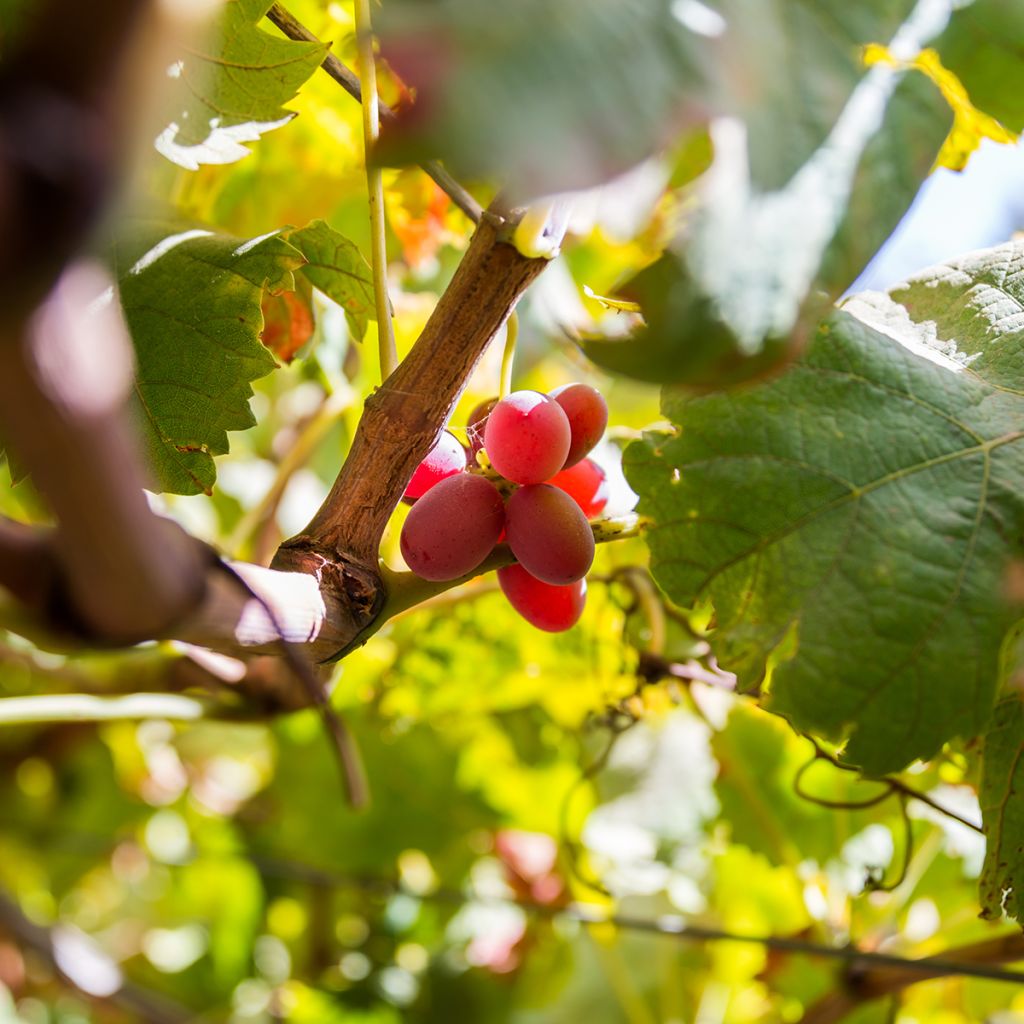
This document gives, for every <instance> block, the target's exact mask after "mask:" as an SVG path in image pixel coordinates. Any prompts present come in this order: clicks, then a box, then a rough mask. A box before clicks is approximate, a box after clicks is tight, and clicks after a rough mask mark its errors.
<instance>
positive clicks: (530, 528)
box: [506, 484, 594, 586]
mask: <svg viewBox="0 0 1024 1024" xmlns="http://www.w3.org/2000/svg"><path fill="white" fill-rule="evenodd" d="M506 532H507V539H508V545H509V547H510V548H511V549H512V554H514V555H515V556H516V558H517V559H518V560H519V561H520V563H522V565H523V568H525V569H526V570H527V571H528V572H530V573H531V574H532V575H534V576H536V577H537V579H539V580H543V581H544V582H545V583H554V584H558V585H562V586H564V585H565V584H567V583H574V582H575V581H576V580H578V579H582V578H583V577H584V576H586V574H587V570H588V569H589V568H590V566H591V564H592V563H593V561H594V534H593V532H592V531H591V529H590V525H589V524H588V523H587V520H586V517H585V516H584V515H583V512H582V511H581V510H580V507H579V505H577V504H576V502H575V501H573V500H572V498H570V497H569V495H568V494H566V493H565V491H561V490H559V489H558V488H557V487H552V486H550V485H549V484H535V485H533V486H530V487H520V488H519V490H517V491H515V492H514V493H513V494H512V496H511V497H510V498H509V499H508V507H507V509H506Z"/></svg>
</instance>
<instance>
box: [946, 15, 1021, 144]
mask: <svg viewBox="0 0 1024 1024" xmlns="http://www.w3.org/2000/svg"><path fill="white" fill-rule="evenodd" d="M935 48H936V50H938V52H939V56H940V57H941V59H942V63H943V65H944V66H945V67H946V68H948V69H949V70H950V71H952V72H953V74H955V75H956V76H957V78H959V79H960V81H961V82H962V83H963V85H964V87H965V88H966V89H967V93H968V95H969V96H970V98H971V102H972V103H973V104H974V105H975V106H976V107H977V108H978V109H979V110H982V111H984V112H985V113H986V114H990V115H991V116H992V117H994V118H996V119H997V120H998V121H1000V122H1001V123H1002V124H1003V125H1004V126H1005V127H1006V128H1009V129H1010V130H1011V131H1014V132H1021V131H1024V62H1022V61H1021V59H1020V58H1021V52H1022V51H1024V6H1022V5H1021V4H1019V3H1017V0H974V2H973V3H970V4H965V5H963V7H961V8H960V9H958V10H957V11H956V12H955V13H954V15H953V17H952V18H951V19H950V23H949V27H948V28H947V29H946V31H945V32H944V33H943V35H942V38H941V39H939V40H938V41H937V43H936V45H935Z"/></svg>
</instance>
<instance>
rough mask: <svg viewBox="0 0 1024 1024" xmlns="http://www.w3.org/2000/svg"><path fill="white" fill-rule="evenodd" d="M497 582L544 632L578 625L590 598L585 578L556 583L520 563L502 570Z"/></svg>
mask: <svg viewBox="0 0 1024 1024" xmlns="http://www.w3.org/2000/svg"><path fill="white" fill-rule="evenodd" d="M498 583H499V584H500V586H501V590H502V593H504V595H505V597H507V598H508V602H509V604H511V605H512V607H513V608H515V610H516V611H517V612H518V613H519V614H520V615H521V616H522V617H523V618H524V619H526V621H527V622H529V623H530V625H531V626H535V627H536V628H537V629H542V630H544V632H545V633H562V632H564V631H565V630H567V629H570V628H571V627H573V626H575V625H576V623H577V622H578V621H579V618H580V616H581V615H582V614H583V607H584V605H585V604H586V601H587V581H586V580H577V581H576V582H575V583H570V584H568V585H566V586H554V585H552V584H551V583H545V582H544V581H543V580H539V579H537V577H536V576H531V575H530V573H529V572H527V571H526V569H524V568H523V567H522V566H521V565H506V566H505V567H504V568H503V569H499V570H498Z"/></svg>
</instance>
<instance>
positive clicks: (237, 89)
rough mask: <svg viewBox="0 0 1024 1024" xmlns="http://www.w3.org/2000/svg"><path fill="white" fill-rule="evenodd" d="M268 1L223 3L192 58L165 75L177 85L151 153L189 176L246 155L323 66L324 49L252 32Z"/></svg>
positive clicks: (290, 114)
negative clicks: (204, 166) (190, 172)
mask: <svg viewBox="0 0 1024 1024" xmlns="http://www.w3.org/2000/svg"><path fill="white" fill-rule="evenodd" d="M269 8H270V0H227V2H226V3H225V5H224V12H223V14H222V15H221V17H220V19H219V20H218V22H217V24H216V25H215V26H214V28H213V29H212V30H211V32H210V35H209V37H208V38H207V39H206V40H205V44H204V45H203V46H201V47H200V49H199V50H198V51H190V52H189V53H187V54H186V55H185V56H183V57H182V58H181V59H180V60H178V61H176V62H175V63H173V64H172V65H171V66H170V68H169V69H168V75H169V76H170V78H171V79H172V80H173V81H175V82H176V83H177V86H178V87H177V89H176V91H175V94H174V101H173V103H174V105H173V107H172V109H173V110H174V113H173V115H172V120H171V122H170V124H168V126H167V127H166V128H165V129H164V130H163V131H162V132H161V133H160V135H159V136H158V138H157V140H156V148H157V150H158V151H159V152H161V153H162V154H163V155H164V156H165V157H167V159H168V160H170V161H172V162H173V163H176V164H178V165H180V166H181V167H185V168H187V169H188V170H196V169H197V168H198V167H199V165H200V164H225V163H233V162H234V161H235V160H239V159H241V158H242V157H243V156H246V155H247V154H248V152H249V150H248V149H247V148H246V147H245V146H243V145H242V143H243V142H253V141H255V140H256V139H258V138H259V137H260V135H262V134H263V133H264V132H266V131H269V130H270V129H272V128H279V127H280V126H281V125H283V124H285V123H286V122H288V121H290V120H291V119H292V118H293V117H294V116H295V114H294V113H293V112H291V111H288V110H285V109H284V104H285V103H287V102H288V101H289V100H291V99H292V98H293V97H294V96H295V94H296V93H297V92H298V90H299V87H300V86H301V85H302V84H303V83H304V82H305V81H306V79H308V78H309V77H310V75H312V74H313V72H314V71H316V69H317V68H318V67H319V66H320V64H321V63H322V62H323V59H324V57H325V56H326V55H327V51H328V50H329V48H330V46H329V44H328V43H304V42H294V41H293V40H291V39H282V38H280V37H279V36H272V35H269V34H268V33H266V32H264V31H262V30H261V29H258V28H257V27H256V24H257V22H259V21H260V19H261V18H262V17H263V15H264V14H266V13H267V10H268V9H269Z"/></svg>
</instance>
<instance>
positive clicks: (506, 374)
mask: <svg viewBox="0 0 1024 1024" xmlns="http://www.w3.org/2000/svg"><path fill="white" fill-rule="evenodd" d="M518 337H519V314H518V313H517V312H516V311H515V310H512V315H511V316H510V317H509V318H508V320H507V322H506V323H505V350H504V351H503V352H502V354H501V385H500V387H499V389H498V397H499V398H504V397H505V396H506V395H508V394H509V393H510V392H511V391H512V363H513V362H514V361H515V357H516V339H517V338H518Z"/></svg>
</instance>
